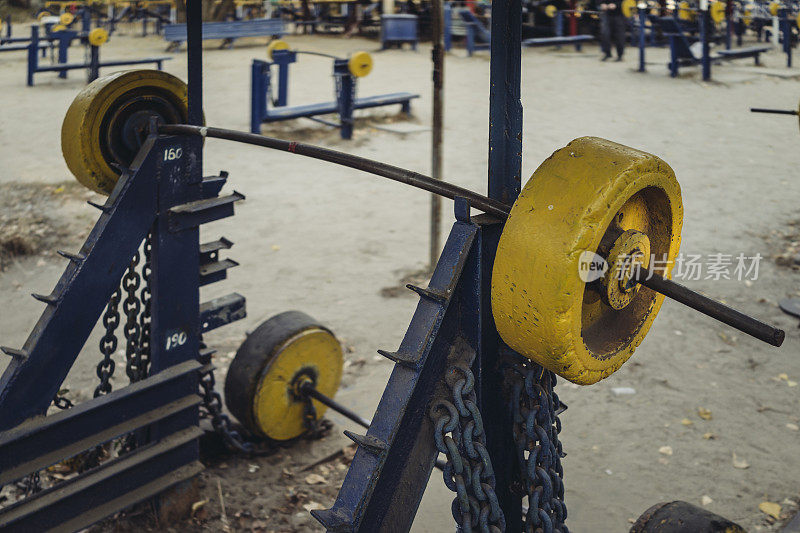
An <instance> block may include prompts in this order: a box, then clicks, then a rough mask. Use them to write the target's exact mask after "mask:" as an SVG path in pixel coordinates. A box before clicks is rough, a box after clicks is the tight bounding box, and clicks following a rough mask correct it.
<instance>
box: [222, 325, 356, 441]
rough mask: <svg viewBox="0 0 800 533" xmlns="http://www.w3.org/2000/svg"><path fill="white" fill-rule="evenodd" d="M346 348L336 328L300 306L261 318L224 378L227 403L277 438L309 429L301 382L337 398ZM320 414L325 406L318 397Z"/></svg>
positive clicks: (241, 418)
mask: <svg viewBox="0 0 800 533" xmlns="http://www.w3.org/2000/svg"><path fill="white" fill-rule="evenodd" d="M343 366H344V357H343V354H342V347H341V344H340V343H339V341H338V340H337V339H336V337H335V336H334V335H333V333H332V332H331V331H330V330H329V329H327V328H326V327H324V326H322V325H320V324H319V323H317V322H316V321H315V320H314V319H313V318H311V317H310V316H308V315H306V314H305V313H301V312H299V311H287V312H285V313H281V314H279V315H276V316H274V317H272V318H270V319H269V320H267V321H265V322H264V323H262V324H261V325H260V326H259V327H258V328H256V329H255V330H254V331H253V332H252V333H251V334H250V335H249V336H248V337H247V339H246V340H245V341H244V342H243V343H242V345H241V346H240V347H239V350H237V352H236V357H234V359H233V361H232V362H231V365H230V367H229V369H228V374H227V376H226V377H225V404H226V405H227V406H228V409H229V410H230V412H231V413H232V414H233V415H234V416H235V417H236V418H237V419H238V420H239V422H241V423H242V424H243V425H244V426H245V427H247V428H248V429H249V430H250V431H252V432H254V433H256V434H258V435H263V436H265V437H268V438H270V439H272V440H276V441H286V440H290V439H294V438H296V437H299V436H300V435H302V434H304V433H305V432H306V431H307V426H306V424H305V417H304V410H305V401H304V399H303V397H302V395H301V394H300V386H301V385H302V384H303V382H305V381H312V382H313V383H314V386H315V388H316V389H317V390H318V391H319V392H321V393H322V394H324V395H326V396H328V397H330V398H332V397H333V396H334V395H335V394H336V391H337V389H338V388H339V383H340V382H341V378H342V369H343ZM313 403H314V408H315V410H316V416H317V418H318V419H319V418H321V417H322V415H323V414H324V413H325V410H326V407H325V406H324V405H322V404H321V403H319V402H317V401H316V400H314V401H313Z"/></svg>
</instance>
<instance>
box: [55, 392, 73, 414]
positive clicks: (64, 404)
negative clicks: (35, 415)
mask: <svg viewBox="0 0 800 533" xmlns="http://www.w3.org/2000/svg"><path fill="white" fill-rule="evenodd" d="M65 394H66V392H65ZM53 405H55V406H56V407H58V408H59V409H61V410H62V411H63V410H65V409H70V408H72V407H75V404H74V403H72V402H71V401H70V400H69V398H67V397H66V396H64V395H63V394H62V393H61V391H58V392H57V393H56V395H55V396H54V397H53Z"/></svg>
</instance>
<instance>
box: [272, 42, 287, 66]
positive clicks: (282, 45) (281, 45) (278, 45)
mask: <svg viewBox="0 0 800 533" xmlns="http://www.w3.org/2000/svg"><path fill="white" fill-rule="evenodd" d="M288 49H289V43H287V42H286V41H281V40H280V39H276V40H274V41H271V42H270V43H269V44H268V45H267V59H269V60H270V61H271V60H272V52H274V51H275V50H288Z"/></svg>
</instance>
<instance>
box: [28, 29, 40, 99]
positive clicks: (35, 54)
mask: <svg viewBox="0 0 800 533" xmlns="http://www.w3.org/2000/svg"><path fill="white" fill-rule="evenodd" d="M38 67H39V27H38V26H36V25H33V26H31V42H30V44H28V80H27V83H28V87H33V75H34V74H35V73H36V70H37V68H38Z"/></svg>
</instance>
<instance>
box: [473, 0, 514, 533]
mask: <svg viewBox="0 0 800 533" xmlns="http://www.w3.org/2000/svg"><path fill="white" fill-rule="evenodd" d="M521 43H522V3H521V1H520V0H492V30H491V59H490V66H489V71H490V83H489V176H488V178H489V180H488V181H489V183H488V189H489V197H491V198H492V199H494V200H500V201H501V202H503V203H506V204H509V205H510V204H513V203H514V201H515V200H516V199H517V196H518V195H519V192H520V187H521V175H522V102H521V101H520V83H521V69H522V65H521V52H522V46H521ZM501 228H502V226H501V225H498V226H496V231H497V232H499V231H500V230H501ZM494 238H496V237H494V236H493V237H491V238H490V239H489V240H488V241H486V247H485V248H484V252H483V254H482V255H483V259H482V260H481V263H482V267H481V269H480V270H481V284H482V287H483V289H482V293H483V297H482V299H481V300H480V303H479V307H478V309H477V311H478V313H480V316H481V317H482V320H481V338H482V339H489V340H488V341H487V344H486V346H484V347H483V350H482V351H481V354H480V357H479V358H478V361H477V362H476V364H477V367H478V368H477V369H476V373H477V374H478V375H479V376H480V378H479V380H480V381H479V383H480V387H479V389H478V390H479V391H480V392H479V404H480V409H481V414H482V417H483V421H484V425H485V431H486V445H487V449H488V451H489V456H490V457H491V460H492V466H493V468H494V473H495V482H496V490H495V492H496V494H497V499H498V502H499V504H500V507H501V508H502V510H503V514H504V515H505V520H506V530H507V531H522V499H521V496H520V495H519V494H516V493H514V492H513V491H512V489H511V487H512V485H513V483H514V482H515V480H518V479H519V477H520V473H519V465H518V463H517V457H516V455H515V454H514V453H509V450H513V449H514V447H513V446H510V441H509V439H510V436H511V435H513V416H512V414H511V413H510V412H509V409H508V408H507V406H504V405H502V402H501V401H499V396H500V395H498V384H499V383H502V381H503V376H502V375H501V371H500V369H499V368H498V366H499V365H498V362H499V357H500V354H499V352H500V346H501V345H502V343H501V341H499V338H498V335H497V331H496V330H495V328H494V321H493V320H492V319H491V305H490V302H489V300H488V296H487V295H488V294H489V290H490V289H489V287H490V284H491V267H490V265H491V261H493V259H494V257H493V255H494V252H495V250H496V246H497V244H496V241H495V240H494ZM482 242H484V241H483V239H482Z"/></svg>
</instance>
